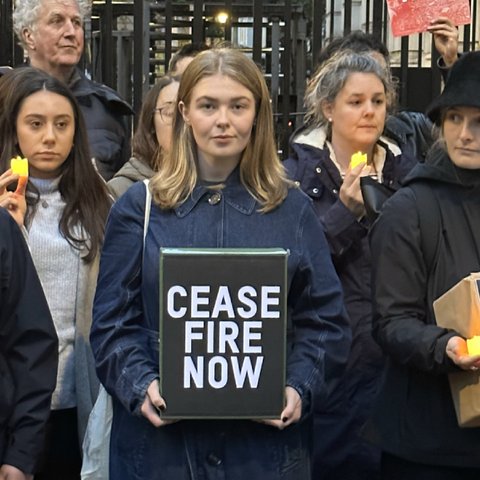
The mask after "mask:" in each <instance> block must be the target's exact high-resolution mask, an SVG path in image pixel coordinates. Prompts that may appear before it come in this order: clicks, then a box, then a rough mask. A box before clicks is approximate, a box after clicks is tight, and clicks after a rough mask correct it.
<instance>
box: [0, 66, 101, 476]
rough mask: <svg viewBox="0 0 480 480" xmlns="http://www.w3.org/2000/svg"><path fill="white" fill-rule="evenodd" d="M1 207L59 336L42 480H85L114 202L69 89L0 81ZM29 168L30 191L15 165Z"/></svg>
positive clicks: (36, 73) (26, 73) (27, 71)
mask: <svg viewBox="0 0 480 480" xmlns="http://www.w3.org/2000/svg"><path fill="white" fill-rule="evenodd" d="M0 144H1V146H2V150H1V153H0V171H2V172H3V174H2V175H1V176H0V204H1V206H3V207H5V208H7V209H8V210H9V211H10V213H11V214H12V215H13V216H14V218H15V220H16V221H17V223H18V224H19V225H20V226H21V227H22V228H23V230H24V233H25V235H26V236H27V238H28V243H29V246H30V249H31V252H32V257H33V260H34V263H35V266H36V268H37V270H38V274H39V277H40V280H41V282H42V286H43V289H44V291H45V295H46V297H47V301H48V304H49V307H50V310H51V313H52V317H53V320H54V323H55V327H56V330H57V335H58V337H59V370H58V375H57V387H56V390H55V392H54V394H53V397H52V412H51V416H50V422H49V425H48V427H49V429H48V431H47V452H46V456H45V461H44V464H43V468H42V469H41V471H40V472H39V473H38V474H37V476H36V478H38V479H48V480H52V479H57V478H58V479H61V480H66V479H74V478H79V472H80V449H79V442H81V439H82V438H83V433H84V429H85V426H86V421H87V418H88V414H89V412H90V410H91V408H92V406H93V403H94V401H95V398H96V395H97V391H98V380H97V378H96V374H95V370H94V368H93V363H92V360H93V359H92V356H91V350H90V347H89V342H88V333H89V330H90V323H91V307H92V302H93V295H94V291H95V285H96V276H97V271H98V258H99V251H100V247H101V244H102V241H103V234H104V224H105V220H106V217H107V214H108V211H109V208H110V199H109V196H108V192H107V189H106V185H105V183H104V181H103V180H102V179H101V178H100V176H99V175H98V173H97V172H96V170H95V168H94V166H93V164H92V161H91V159H90V153H89V150H88V142H87V137H86V130H85V124H84V121H83V118H82V115H81V113H80V110H79V107H78V105H77V102H76V100H75V98H74V97H73V96H72V94H71V93H70V91H69V89H68V87H67V86H66V85H64V84H63V83H62V82H60V81H59V80H57V79H55V78H53V77H51V76H50V75H48V74H46V73H44V72H42V71H40V70H36V69H34V68H31V67H25V68H19V69H16V70H13V71H12V72H10V73H8V74H6V75H5V76H3V77H2V78H1V79H0ZM16 156H21V157H26V158H27V159H28V164H29V178H28V183H27V184H26V188H22V187H20V188H17V189H16V190H15V189H13V190H12V191H9V190H8V188H11V187H14V186H15V182H16V181H17V180H18V179H19V176H18V174H16V173H13V172H12V170H11V169H10V159H11V158H12V157H16Z"/></svg>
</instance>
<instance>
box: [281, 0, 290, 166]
mask: <svg viewBox="0 0 480 480" xmlns="http://www.w3.org/2000/svg"><path fill="white" fill-rule="evenodd" d="M284 18H285V30H284V34H283V55H282V73H283V88H282V132H283V138H282V145H281V148H282V154H283V158H287V156H288V140H289V138H288V132H289V129H288V121H289V116H290V85H291V79H290V71H291V68H290V61H291V60H290V59H291V57H292V1H291V0H286V1H285V13H284Z"/></svg>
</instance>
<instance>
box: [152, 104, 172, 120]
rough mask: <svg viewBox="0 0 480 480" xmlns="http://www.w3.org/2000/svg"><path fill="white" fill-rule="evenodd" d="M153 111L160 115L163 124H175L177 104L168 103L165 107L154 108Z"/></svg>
mask: <svg viewBox="0 0 480 480" xmlns="http://www.w3.org/2000/svg"><path fill="white" fill-rule="evenodd" d="M153 111H154V112H158V113H159V114H160V118H161V119H162V122H163V123H168V124H170V123H172V122H173V116H174V115H175V103H174V102H167V103H165V105H163V107H157V108H154V109H153Z"/></svg>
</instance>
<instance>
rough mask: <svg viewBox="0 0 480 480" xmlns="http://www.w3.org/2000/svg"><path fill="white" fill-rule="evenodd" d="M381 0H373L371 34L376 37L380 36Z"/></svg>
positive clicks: (381, 20) (381, 19)
mask: <svg viewBox="0 0 480 480" xmlns="http://www.w3.org/2000/svg"><path fill="white" fill-rule="evenodd" d="M382 14H383V0H373V16H372V20H373V24H372V34H373V35H374V36H375V37H376V38H378V39H381V38H382V22H383V15H382Z"/></svg>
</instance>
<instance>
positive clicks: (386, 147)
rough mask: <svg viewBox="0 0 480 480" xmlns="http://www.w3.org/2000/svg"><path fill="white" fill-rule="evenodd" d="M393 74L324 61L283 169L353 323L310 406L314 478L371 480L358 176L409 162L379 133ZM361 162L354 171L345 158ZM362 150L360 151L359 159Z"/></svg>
mask: <svg viewBox="0 0 480 480" xmlns="http://www.w3.org/2000/svg"><path fill="white" fill-rule="evenodd" d="M394 103H395V91H394V87H393V84H392V79H391V77H390V73H389V71H388V70H387V69H385V68H383V67H382V66H381V65H380V64H379V63H377V61H376V60H375V59H374V58H373V57H372V56H370V55H369V54H357V53H353V52H351V51H344V52H340V53H337V54H335V55H334V56H333V57H332V58H331V59H329V60H328V61H326V62H325V63H323V64H322V65H321V66H320V67H319V70H317V72H316V73H315V75H314V76H313V78H312V79H311V81H310V83H309V85H308V87H307V91H306V96H305V104H306V108H307V115H306V119H305V120H306V124H305V126H304V127H302V128H301V129H300V130H299V131H298V132H296V133H295V134H294V136H293V137H292V141H291V151H292V153H291V157H290V158H289V159H287V160H286V162H285V164H286V167H287V170H288V171H289V173H290V175H291V177H292V179H293V180H295V181H296V182H297V184H298V185H299V186H300V188H301V189H302V190H303V191H304V192H305V193H307V194H308V195H309V196H310V197H311V198H312V199H313V203H314V207H315V210H316V213H317V217H318V219H319V220H320V221H321V222H322V224H323V227H324V230H325V233H326V236H327V240H328V242H329V245H330V251H331V255H332V258H333V261H334V265H335V268H336V270H337V273H338V275H339V277H340V280H341V282H342V286H343V289H344V294H345V305H346V308H347V312H348V314H349V317H350V322H351V327H352V348H351V352H350V357H349V362H348V365H347V369H346V372H345V374H344V376H343V378H342V379H341V380H340V382H339V383H338V384H336V385H332V386H331V393H330V395H329V398H328V399H327V401H326V402H320V401H317V402H316V403H315V405H314V409H315V410H314V414H315V430H314V449H315V451H314V463H313V477H312V478H320V477H321V478H322V479H338V478H342V480H350V479H360V478H369V479H375V478H376V475H377V474H378V470H379V456H380V455H379V451H378V450H377V449H376V448H374V447H371V446H370V445H369V444H367V443H366V442H365V441H363V440H362V438H361V435H360V430H361V428H362V426H363V425H364V423H365V421H366V419H367V418H368V416H369V414H370V405H371V403H372V400H373V399H374V398H375V396H376V393H377V390H378V384H379V379H380V377H381V375H380V373H381V370H382V366H383V356H382V353H381V351H380V349H379V347H378V346H377V345H376V343H375V342H374V340H373V338H372V335H371V321H372V304H371V287H370V270H371V264H370V250H369V246H368V239H367V234H368V231H369V228H370V225H371V220H370V219H369V218H368V217H367V216H366V212H365V204H364V200H363V196H362V192H361V188H360V179H361V177H362V176H371V177H373V178H374V179H376V180H377V181H378V182H379V183H381V184H384V185H387V186H388V187H391V188H394V189H395V188H398V187H399V185H400V183H399V182H400V180H401V179H402V178H403V177H404V176H405V175H406V174H407V173H408V172H409V171H410V169H411V168H412V166H413V165H414V164H415V163H416V160H415V159H414V158H408V157H406V156H405V155H402V150H401V145H398V144H396V143H395V142H394V141H393V140H391V139H389V138H386V137H384V136H382V133H383V130H384V126H385V119H386V116H387V113H388V112H389V111H391V110H392V109H393V108H394ZM358 152H361V153H360V156H361V157H363V155H365V156H366V163H361V164H359V165H357V166H353V165H351V158H352V155H354V154H355V153H358ZM362 154H363V155H362Z"/></svg>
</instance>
